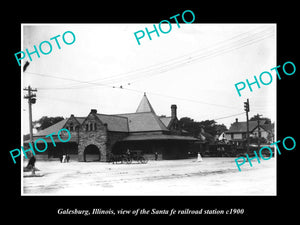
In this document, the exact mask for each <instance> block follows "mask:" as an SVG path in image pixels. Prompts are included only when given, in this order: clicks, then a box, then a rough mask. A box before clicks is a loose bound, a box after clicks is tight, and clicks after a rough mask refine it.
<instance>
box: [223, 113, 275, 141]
mask: <svg viewBox="0 0 300 225" xmlns="http://www.w3.org/2000/svg"><path fill="white" fill-rule="evenodd" d="M259 128H260V132H258V121H249V136H250V137H262V138H265V139H266V140H267V142H268V143H272V142H273V137H274V123H272V124H271V123H269V122H268V120H260V123H259ZM225 139H226V141H227V142H229V143H233V144H235V145H236V146H242V145H243V144H244V143H245V141H246V139H247V122H246V121H243V122H239V121H238V119H236V121H235V123H233V124H231V126H230V128H229V130H228V131H225Z"/></svg>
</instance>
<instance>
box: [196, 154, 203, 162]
mask: <svg viewBox="0 0 300 225" xmlns="http://www.w3.org/2000/svg"><path fill="white" fill-rule="evenodd" d="M202 161H203V159H202V157H201V155H200V153H199V152H198V156H197V162H202Z"/></svg>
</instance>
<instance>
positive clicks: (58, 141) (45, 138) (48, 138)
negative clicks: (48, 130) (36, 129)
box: [23, 135, 78, 143]
mask: <svg viewBox="0 0 300 225" xmlns="http://www.w3.org/2000/svg"><path fill="white" fill-rule="evenodd" d="M52 137H53V140H54V142H55V143H68V142H77V141H78V137H71V139H70V140H69V141H67V142H61V141H60V140H59V139H58V137H57V135H56V136H54V135H53V136H52ZM40 138H42V139H44V140H45V141H46V142H47V143H52V140H51V137H45V136H33V142H35V141H36V140H37V139H40ZM61 139H62V140H67V138H66V137H61ZM29 142H30V140H29V139H28V140H25V141H23V143H29ZM38 143H43V141H42V140H40V141H38Z"/></svg>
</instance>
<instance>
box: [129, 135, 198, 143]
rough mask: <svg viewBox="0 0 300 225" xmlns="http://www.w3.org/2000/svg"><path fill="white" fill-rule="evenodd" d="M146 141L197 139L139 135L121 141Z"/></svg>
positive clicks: (192, 139) (193, 139)
mask: <svg viewBox="0 0 300 225" xmlns="http://www.w3.org/2000/svg"><path fill="white" fill-rule="evenodd" d="M146 140H178V141H199V139H198V138H194V137H189V136H179V135H167V134H141V135H129V136H128V137H126V138H124V139H123V141H146Z"/></svg>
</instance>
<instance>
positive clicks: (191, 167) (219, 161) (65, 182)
mask: <svg viewBox="0 0 300 225" xmlns="http://www.w3.org/2000/svg"><path fill="white" fill-rule="evenodd" d="M234 159H235V158H203V162H196V159H186V160H164V161H149V162H148V163H147V164H137V163H133V164H129V165H128V164H117V165H116V164H111V163H103V162H89V163H85V162H76V161H71V162H70V163H60V162H57V161H37V163H36V167H37V168H39V169H40V171H38V172H37V173H39V174H43V176H42V177H27V178H23V194H24V195H44V194H45V195H276V169H275V159H274V158H272V159H270V160H268V161H262V162H261V163H260V164H258V163H257V162H256V161H254V162H253V167H250V166H249V164H247V165H246V164H245V165H243V167H242V171H241V172H239V171H238V169H237V167H236V164H235V162H234Z"/></svg>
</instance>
